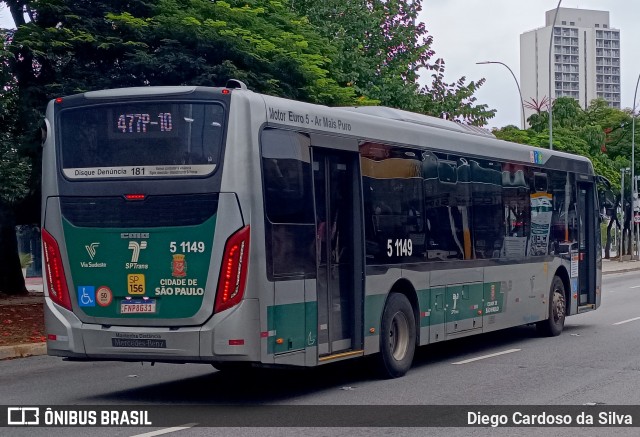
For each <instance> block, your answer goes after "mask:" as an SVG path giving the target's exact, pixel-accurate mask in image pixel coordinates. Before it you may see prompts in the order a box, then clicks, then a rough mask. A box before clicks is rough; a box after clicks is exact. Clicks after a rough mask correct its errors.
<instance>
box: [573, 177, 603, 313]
mask: <svg viewBox="0 0 640 437" xmlns="http://www.w3.org/2000/svg"><path fill="white" fill-rule="evenodd" d="M594 189H595V188H594V184H593V183H592V182H578V205H577V210H578V278H577V281H578V307H579V308H580V307H585V306H589V307H592V308H593V309H595V304H596V255H597V254H596V253H595V250H596V241H595V236H596V220H597V217H595V213H596V206H595V192H594ZM598 234H599V233H598ZM572 270H573V269H572ZM571 276H573V274H572V275H571ZM572 292H575V290H572Z"/></svg>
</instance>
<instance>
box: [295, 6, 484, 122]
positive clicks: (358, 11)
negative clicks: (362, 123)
mask: <svg viewBox="0 0 640 437" xmlns="http://www.w3.org/2000/svg"><path fill="white" fill-rule="evenodd" d="M291 7H292V9H293V10H294V11H296V12H298V13H300V14H304V15H306V16H307V17H309V21H310V22H311V23H313V24H315V25H316V26H317V27H318V29H319V31H320V32H321V33H322V35H324V36H325V37H327V38H331V40H332V42H333V44H334V45H335V47H336V48H337V51H338V55H337V58H336V66H337V70H336V78H337V79H338V81H339V82H340V83H344V84H347V85H349V86H352V87H353V88H354V89H355V90H356V92H357V93H358V94H361V95H364V96H367V97H368V98H370V99H372V100H375V101H377V102H379V104H381V105H384V106H391V107H394V108H400V109H404V110H408V111H414V112H420V113H423V114H428V115H432V116H435V117H440V118H447V119H449V120H456V121H461V122H465V123H469V124H474V125H478V126H484V125H486V124H487V122H488V120H489V119H490V118H492V117H494V116H495V110H492V109H488V107H487V105H481V104H477V103H476V98H475V97H474V96H473V94H474V93H475V92H476V91H477V89H478V88H479V87H480V86H482V84H483V83H484V79H480V80H478V81H476V82H473V81H472V82H470V83H469V84H466V83H465V82H466V78H464V77H462V78H460V79H458V80H457V81H455V82H453V83H447V82H445V80H444V70H445V63H444V61H443V60H442V59H437V60H436V61H432V60H431V59H432V58H433V56H434V54H435V53H434V51H433V50H432V49H431V44H432V42H433V38H432V36H431V35H428V32H427V29H426V25H425V24H424V23H422V22H419V21H418V15H419V13H420V11H421V9H422V6H421V2H420V0H415V1H410V0H389V1H380V0H347V1H344V0H326V1H323V2H316V1H312V0H297V1H294V2H292V3H291ZM425 72H432V74H431V83H428V84H426V85H423V86H421V85H420V80H419V79H420V74H421V73H425Z"/></svg>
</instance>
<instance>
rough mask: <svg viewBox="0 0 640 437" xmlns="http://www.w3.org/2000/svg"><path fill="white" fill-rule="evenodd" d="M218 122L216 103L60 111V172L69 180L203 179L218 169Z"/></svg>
mask: <svg viewBox="0 0 640 437" xmlns="http://www.w3.org/2000/svg"><path fill="white" fill-rule="evenodd" d="M224 120H225V111H224V108H223V106H222V105H220V104H216V103H177V102H137V103H126V104H123V103H120V104H113V105H104V106H88V107H80V108H70V109H65V110H62V111H61V112H60V116H59V122H58V140H59V144H58V145H59V147H60V149H61V154H62V167H63V172H64V175H65V176H67V177H68V178H72V179H92V178H118V177H185V176H204V175H209V174H211V173H213V171H214V170H215V169H216V167H217V165H218V164H219V159H220V149H221V147H222V141H223V131H224Z"/></svg>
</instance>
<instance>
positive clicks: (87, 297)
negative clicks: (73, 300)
mask: <svg viewBox="0 0 640 437" xmlns="http://www.w3.org/2000/svg"><path fill="white" fill-rule="evenodd" d="M78 305H80V306H81V307H94V306H96V287H94V286H93V285H79V286H78Z"/></svg>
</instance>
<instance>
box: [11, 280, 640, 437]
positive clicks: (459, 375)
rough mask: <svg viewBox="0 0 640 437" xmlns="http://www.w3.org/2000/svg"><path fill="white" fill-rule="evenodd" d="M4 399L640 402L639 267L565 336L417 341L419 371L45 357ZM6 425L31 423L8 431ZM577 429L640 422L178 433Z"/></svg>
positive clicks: (620, 431) (31, 363)
mask: <svg viewBox="0 0 640 437" xmlns="http://www.w3.org/2000/svg"><path fill="white" fill-rule="evenodd" d="M0 399H2V401H1V402H0V403H1V404H4V405H34V404H39V405H104V404H109V405H120V404H145V405H149V406H153V405H159V404H162V405H166V404H169V405H192V406H194V407H193V408H196V407H201V408H206V407H207V406H208V405H212V404H218V405H238V404H241V405H244V404H269V405H326V406H331V405H464V406H469V407H468V408H469V410H470V411H475V410H478V409H481V408H482V406H484V405H547V406H555V405H560V406H568V405H578V406H583V405H592V404H596V405H640V272H630V273H624V274H611V275H607V276H605V278H604V287H603V305H602V307H601V308H600V309H599V310H598V311H595V312H591V313H587V314H582V315H578V316H573V317H570V318H568V319H567V323H566V326H565V331H564V332H563V334H562V335H561V336H559V337H555V338H541V337H539V336H538V335H537V333H536V330H535V328H534V327H532V326H524V327H519V328H513V329H509V330H506V331H503V332H499V333H492V334H484V335H481V336H475V337H471V338H467V339H461V340H457V341H453V342H448V343H444V344H441V345H434V346H427V347H424V348H421V349H420V350H419V352H418V354H417V357H416V359H415V362H414V366H413V368H412V370H411V371H410V372H409V373H408V374H407V375H406V376H405V377H404V378H400V379H395V380H379V379H377V378H376V376H375V375H374V374H373V373H372V372H370V371H368V370H367V369H366V367H365V366H362V363H346V364H336V365H330V366H325V367H321V368H317V369H312V370H311V371H287V372H283V371H269V372H267V373H259V374H257V375H253V376H237V375H229V374H225V373H224V372H217V371H215V370H214V369H213V368H212V367H211V366H208V365H195V364H193V365H170V364H156V365H155V366H150V365H148V364H145V365H141V364H140V363H105V362H102V363H78V362H66V361H63V360H62V359H60V358H54V357H47V356H39V357H31V358H24V359H18V360H9V361H3V362H0ZM465 408H466V407H465ZM639 408H640V407H639ZM292 414H295V410H294V411H293V412H292ZM328 422H329V423H330V418H329V420H328ZM329 423H328V425H329ZM276 425H277V424H276ZM636 426H640V423H638V424H636ZM5 431H8V432H5ZM151 431H158V428H118V429H115V428H109V429H107V428H91V429H89V428H74V429H70V428H65V429H62V428H57V429H44V428H36V429H31V430H29V433H28V434H29V435H43V436H45V435H65V436H66V435H88V434H91V435H92V436H96V437H98V436H107V435H119V436H134V435H141V434H142V435H144V433H147V432H151ZM166 431H167V430H166V429H163V430H160V431H159V432H166ZM0 434H3V435H27V432H26V430H25V429H21V428H9V429H4V430H0ZM576 434H577V435H594V436H595V435H597V436H602V435H604V436H608V435H611V436H613V435H615V436H616V437H618V436H623V435H638V434H640V431H639V429H638V428H635V429H624V428H597V429H593V428H592V429H586V428H582V429H576V428H552V429H550V428H546V429H543V428H537V429H536V428H527V429H526V430H525V429H522V428H500V429H492V428H486V427H485V428H409V427H406V428H405V427H403V428H373V429H372V428H337V427H334V428H278V427H270V428H241V429H230V428H216V429H213V428H209V429H207V428H198V427H195V428H190V429H187V430H175V431H174V432H173V433H170V434H169V435H172V436H173V435H175V436H179V437H182V436H193V435H202V436H204V435H229V436H234V437H239V436H244V435H260V436H271V435H273V436H281V435H393V436H396V435H447V436H458V435H459V436H466V435H474V436H475V435H480V436H481V435H505V436H511V435H527V436H530V435H560V436H565V435H566V436H575V435H576ZM147 435H148V436H149V437H150V436H151V435H160V434H147Z"/></svg>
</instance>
